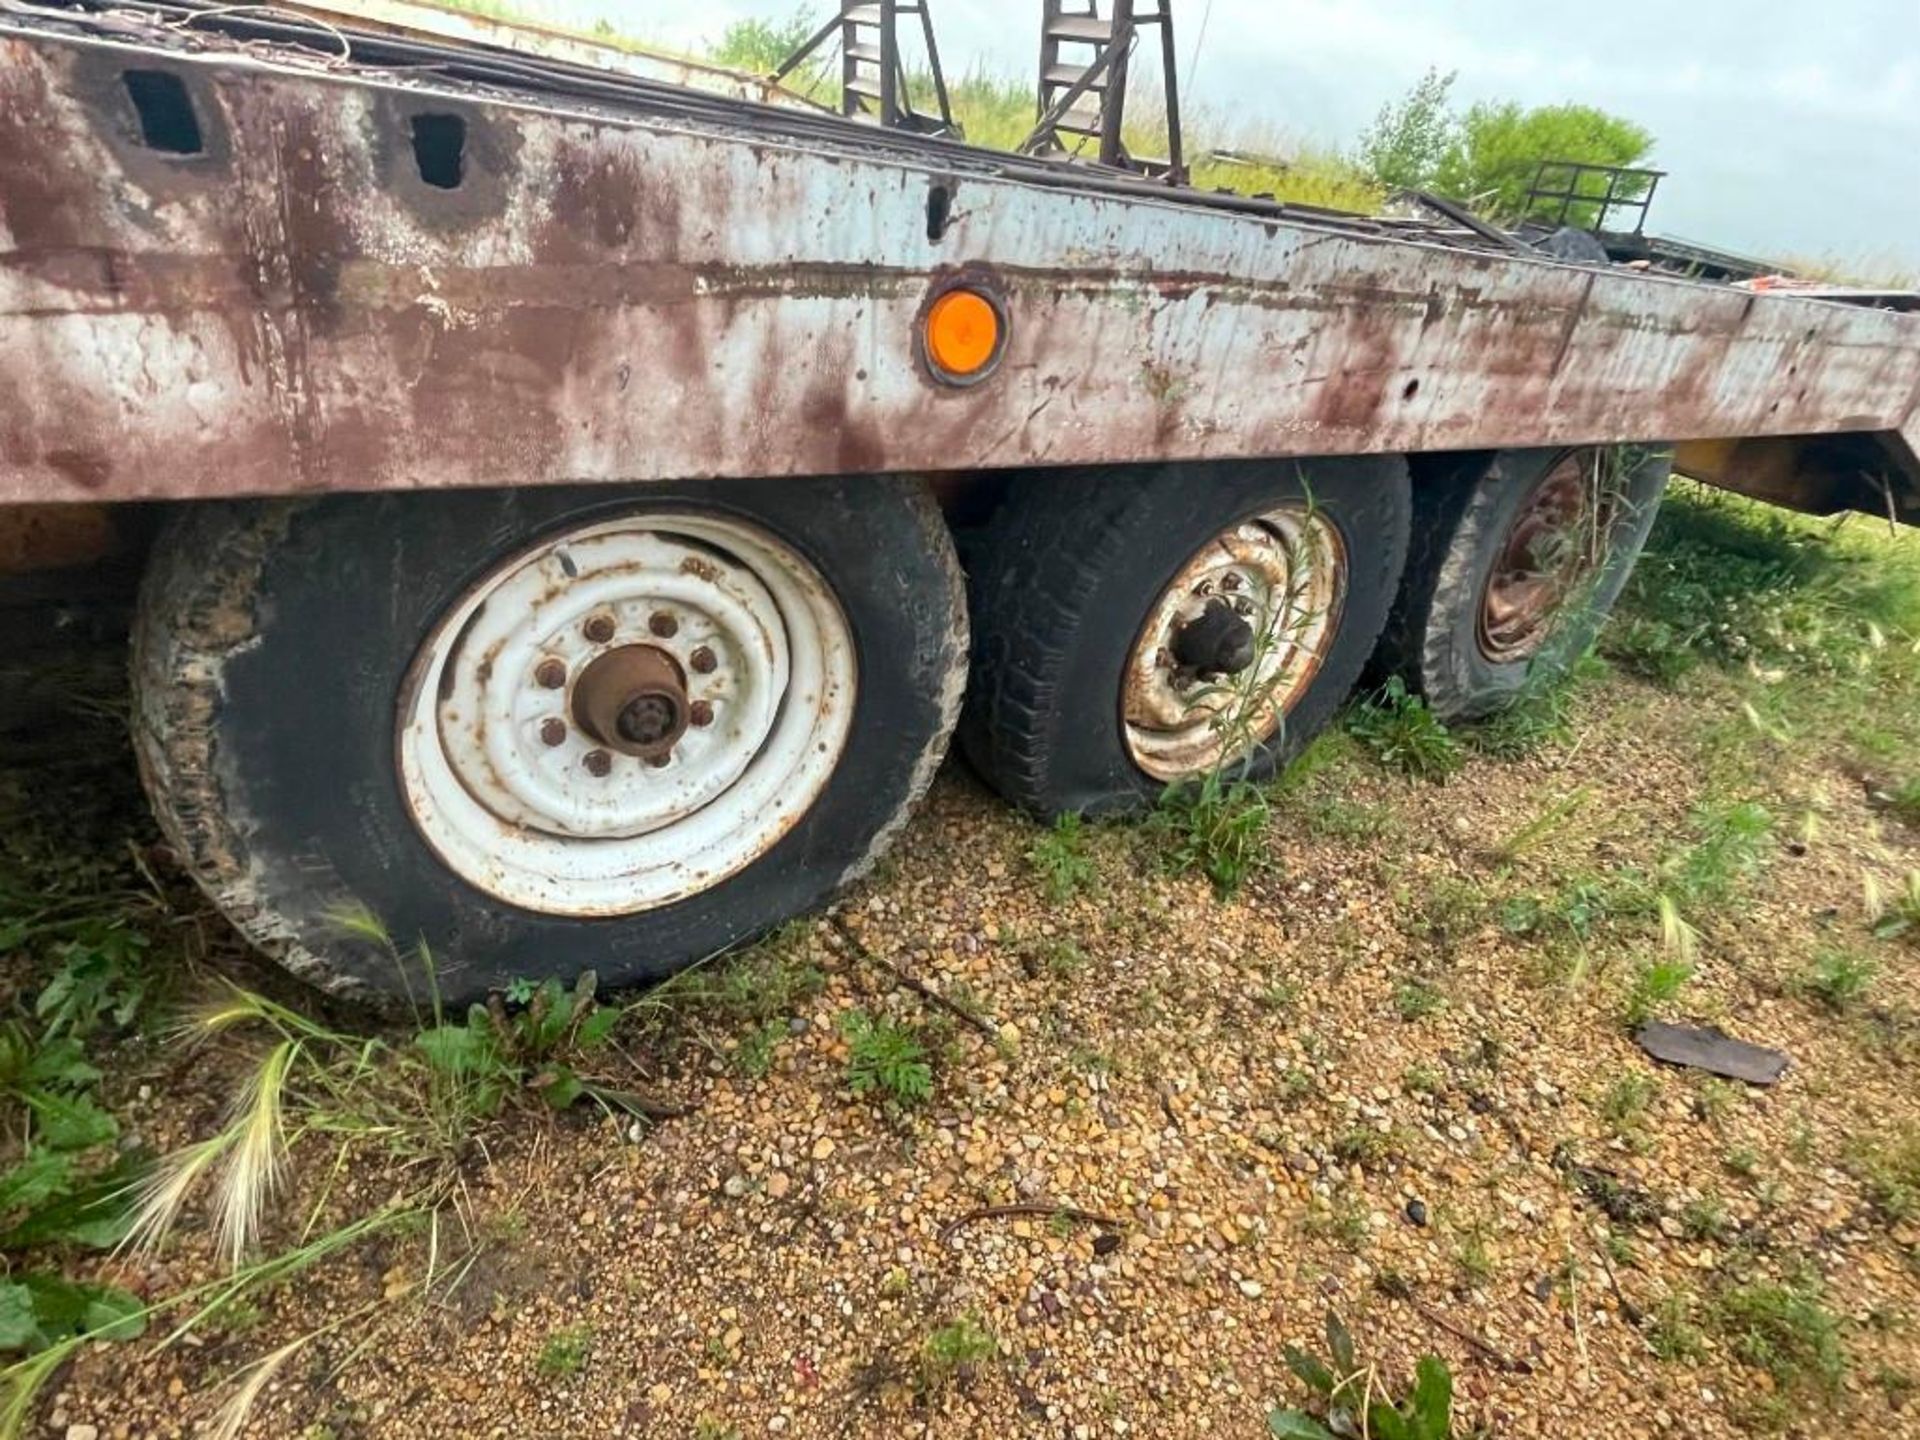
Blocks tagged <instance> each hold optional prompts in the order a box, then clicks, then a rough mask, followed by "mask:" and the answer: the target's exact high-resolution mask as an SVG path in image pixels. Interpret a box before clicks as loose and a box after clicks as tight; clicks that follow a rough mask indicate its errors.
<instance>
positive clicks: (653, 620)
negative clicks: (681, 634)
mask: <svg viewBox="0 0 1920 1440" xmlns="http://www.w3.org/2000/svg"><path fill="white" fill-rule="evenodd" d="M679 628H680V622H679V621H678V620H676V619H674V618H673V616H671V615H669V614H668V613H667V612H666V611H664V610H656V611H654V612H653V614H651V615H649V616H648V617H647V629H649V630H651V631H652V632H653V633H654V634H656V635H658V636H659V637H660V638H661V639H662V640H669V639H672V638H673V634H674V632H675V631H676V630H678V629H679Z"/></svg>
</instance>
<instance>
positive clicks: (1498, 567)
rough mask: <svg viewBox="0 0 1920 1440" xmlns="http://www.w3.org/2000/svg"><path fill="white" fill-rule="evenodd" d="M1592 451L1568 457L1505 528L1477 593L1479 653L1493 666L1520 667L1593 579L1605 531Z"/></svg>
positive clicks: (1596, 458)
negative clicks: (1569, 601)
mask: <svg viewBox="0 0 1920 1440" xmlns="http://www.w3.org/2000/svg"><path fill="white" fill-rule="evenodd" d="M1598 463H1599V452H1597V451H1590V450H1576V451H1569V452H1568V453H1567V454H1566V455H1564V456H1562V457H1561V458H1560V459H1559V460H1558V461H1557V462H1555V464H1554V465H1553V466H1552V467H1551V468H1550V469H1548V471H1547V473H1546V474H1545V475H1543V476H1541V477H1540V480H1539V483H1537V484H1536V485H1535V486H1534V487H1533V490H1532V491H1531V492H1530V493H1529V494H1528V495H1527V496H1526V498H1525V499H1524V500H1522V501H1521V503H1520V506H1519V508H1518V509H1517V510H1516V511H1515V512H1514V517H1513V519H1512V521H1511V522H1510V523H1509V524H1508V526H1507V533H1506V535H1505V537H1504V538H1503V539H1502V541H1501V545H1500V553H1499V555H1498V557H1497V558H1496V559H1495V560H1494V563H1493V569H1492V570H1491V571H1489V572H1488V575H1487V582H1486V586H1485V588H1484V590H1483V591H1482V593H1481V603H1480V619H1479V625H1478V627H1477V628H1478V639H1479V644H1480V653H1481V654H1482V655H1484V656H1485V657H1486V658H1487V659H1488V660H1491V661H1493V662H1494V663H1496V664H1505V663H1510V662H1513V661H1519V660H1527V659H1530V658H1531V657H1532V656H1533V655H1535V654H1536V653H1538V652H1539V650H1540V647H1541V646H1542V645H1544V644H1545V643H1546V640H1547V637H1548V636H1549V635H1550V634H1551V633H1552V631H1553V621H1554V617H1555V615H1556V614H1557V613H1558V612H1559V611H1560V609H1561V607H1562V606H1563V605H1564V604H1565V602H1566V600H1567V598H1568V597H1569V596H1570V595H1572V594H1573V593H1574V592H1575V591H1576V590H1577V589H1579V587H1580V586H1581V585H1582V584H1584V583H1585V582H1586V581H1587V580H1588V579H1589V578H1590V577H1591V576H1592V574H1593V572H1594V569H1595V567H1596V566H1597V564H1598V561H1599V549H1600V547H1599V545H1598V543H1597V539H1598V532H1599V530H1600V529H1602V528H1603V527H1604V523H1605V517H1604V515H1603V514H1602V513H1601V506H1600V503H1599V502H1600V497H1599V495H1598V494H1597V490H1598V484H1597V475H1594V474H1592V473H1591V472H1592V468H1593V467H1594V466H1595V465H1597V464H1598Z"/></svg>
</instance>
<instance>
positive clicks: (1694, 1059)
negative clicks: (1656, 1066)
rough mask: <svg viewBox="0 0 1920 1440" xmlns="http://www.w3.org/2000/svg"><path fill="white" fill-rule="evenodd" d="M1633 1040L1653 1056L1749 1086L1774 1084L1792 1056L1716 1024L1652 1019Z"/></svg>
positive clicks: (1636, 1031)
mask: <svg viewBox="0 0 1920 1440" xmlns="http://www.w3.org/2000/svg"><path fill="white" fill-rule="evenodd" d="M1633 1038H1634V1041H1635V1042H1636V1043H1637V1044H1638V1045H1639V1046H1640V1048H1641V1049H1642V1050H1644V1051H1646V1052H1647V1054H1649V1055H1651V1056H1652V1057H1653V1058H1654V1059H1656V1060H1660V1061H1664V1062H1665V1063H1666V1064H1668V1065H1687V1066H1691V1067H1692V1068H1693V1069H1695V1070H1705V1071H1708V1072H1709V1073H1711V1074H1714V1075H1724V1076H1726V1077H1727V1078H1728V1079H1729V1080H1745V1081H1746V1082H1747V1083H1748V1084H1749V1085H1771V1084H1773V1083H1774V1082H1775V1081H1777V1080H1779V1078H1780V1077H1781V1076H1782V1075H1784V1074H1785V1073H1786V1070H1787V1066H1788V1064H1789V1063H1790V1060H1789V1057H1788V1056H1787V1055H1786V1054H1785V1052H1783V1051H1780V1050H1770V1049H1768V1048H1767V1047H1766V1046H1765V1045H1753V1044H1750V1043H1748V1042H1747V1041H1745V1040H1736V1039H1734V1038H1733V1037H1732V1036H1731V1035H1729V1034H1727V1033H1726V1032H1725V1031H1724V1030H1721V1029H1719V1028H1717V1027H1715V1026H1711V1025H1708V1026H1704V1027H1703V1026H1699V1025H1669V1024H1668V1023H1667V1022H1666V1021H1664V1020H1649V1021H1647V1022H1646V1023H1645V1024H1643V1025H1641V1026H1640V1028H1639V1029H1637V1030H1635V1031H1634V1032H1633Z"/></svg>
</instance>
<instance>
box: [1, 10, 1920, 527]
mask: <svg viewBox="0 0 1920 1440" xmlns="http://www.w3.org/2000/svg"><path fill="white" fill-rule="evenodd" d="M0 57H3V58H0V217H3V220H0V225H3V227H4V228H3V229H0V314H4V315H5V317H6V323H5V324H4V326H0V396H4V401H5V412H6V414H7V417H8V420H7V425H6V427H5V430H4V433H3V434H0V500H6V501H15V502H20V501H83V500H84V501H103V500H128V499H153V498H187V497H194V496H211V495H225V496H232V495H269V494H289V493H303V492H311V491H327V490H353V491H377V490H387V489H413V488H440V487H465V486H494V485H523V484H535V483H554V482H562V481H598V480H638V479H656V478H668V477H682V478H685V477H709V476H730V475H738V476H747V475H760V476H768V475H805V474H817V473H861V472H880V471H897V470H913V471H949V470H976V469H982V468H988V467H1001V466H1028V465H1060V464H1069V463H1133V462H1139V461H1142V460H1158V459H1174V458H1183V459H1185V458H1224V457H1233V456H1248V455H1260V456H1276V457H1278V456H1311V455H1329V454H1362V453H1381V452H1388V453H1391V452H1417V451H1428V450H1459V449H1481V448H1494V447H1502V446H1515V445H1540V444H1557V443H1576V442H1577V443H1585V442H1627V441H1670V440H1676V439H1678V440H1683V441H1684V440H1695V439H1700V440H1714V441H1719V442H1723V443H1722V444H1720V445H1719V446H1718V447H1717V448H1716V449H1715V450H1713V451H1712V452H1707V451H1701V452H1699V453H1700V454H1701V455H1702V457H1703V458H1705V457H1707V456H1708V455H1709V454H1717V455H1722V456H1725V455H1727V454H1729V453H1731V449H1730V447H1729V445H1728V444H1727V443H1725V442H1731V441H1741V442H1746V443H1745V444H1744V445H1743V446H1741V447H1739V448H1740V449H1741V451H1742V452H1743V454H1744V457H1745V458H1744V460H1743V466H1742V467H1736V470H1735V471H1734V472H1733V473H1729V474H1726V475H1723V476H1720V477H1717V478H1722V479H1724V480H1726V481H1727V482H1728V483H1732V484H1735V485H1738V484H1739V473H1738V468H1751V469H1754V470H1755V471H1756V472H1758V471H1760V470H1767V471H1769V472H1770V473H1772V474H1773V475H1774V477H1775V482H1774V489H1775V490H1776V491H1777V492H1780V493H1776V494H1774V495H1773V496H1772V498H1784V499H1787V500H1788V501H1789V502H1790V503H1799V504H1801V505H1803V506H1804V507H1805V508H1812V509H1822V508H1826V509H1831V508H1839V507H1840V506H1844V505H1856V506H1858V507H1860V508H1867V509H1872V510H1875V511H1879V512H1888V511H1891V512H1893V513H1896V514H1899V515H1902V516H1906V517H1912V516H1914V515H1916V514H1920V416H1916V401H1920V317H1916V316H1913V315H1902V314H1896V313H1893V312H1890V311H1882V310H1874V309H1868V308H1863V307H1858V306H1850V305H1842V304H1836V303H1831V302H1826V301H1821V300H1809V299H1803V298H1799V297H1795V296H1791V295H1755V294H1751V293H1746V292H1742V291H1737V290H1732V289H1727V288H1723V287H1719V286H1713V285H1705V284H1699V283H1694V282H1689V281H1684V280H1679V279H1672V278H1667V277H1660V276H1649V275H1645V274H1640V273H1635V272H1632V271H1628V270H1624V269H1618V268H1599V267H1584V266H1576V265H1566V264H1557V263H1552V262H1549V261H1546V260H1538V261H1536V260H1532V259H1528V258H1525V257H1522V256H1518V255H1515V254H1513V253H1511V252H1510V251H1496V249H1495V248H1494V247H1492V246H1490V245H1488V244H1486V242H1484V241H1481V240H1479V239H1477V238H1474V237H1470V234H1469V232H1464V231H1457V230H1455V231H1446V230H1443V229H1441V228H1439V227H1435V226H1422V225H1420V224H1417V223H1412V222H1395V221H1386V220H1373V219H1367V218H1363V217H1346V216H1338V215H1332V214H1327V213H1323V212H1317V211H1309V210H1302V209H1300V208H1298V207H1293V206H1288V205H1284V204H1279V203H1274V202H1268V201H1260V200H1253V199H1248V198H1245V197H1239V196H1228V195H1222V194H1208V193H1201V192H1194V191H1190V190H1179V189H1173V188H1170V187H1167V186H1165V185H1161V184H1157V183H1154V182H1152V181H1147V180H1143V179H1141V178H1139V177H1135V176H1126V175H1119V174H1113V173H1105V172H1101V171H1098V170H1096V169H1092V168H1089V167H1083V166H1074V165H1068V164H1065V163H1060V162H1055V161H1046V160H1039V159H1033V158H1023V157H1017V156H1011V155H1006V154H1001V153H998V152H990V151H985V150H981V149H977V148H973V147H969V146H966V145H964V144H961V143H958V142H955V141H951V140H946V139H939V138H933V137H924V136H914V135H907V134H902V133H888V132H881V131H876V130H874V129H873V128H871V127H864V126H860V125H857V124H854V123H851V122H847V121H843V120H840V119H838V118H836V117H831V116H824V115H813V114H809V113H807V112H804V111H800V110H796V109H793V108H786V107H782V108H776V107H773V106H768V105H763V104H757V103H753V102H750V101H745V100H740V99H734V98H729V97H726V96H721V95H714V94H708V93H703V92H700V91H695V90H690V89H686V88H682V87H678V86H671V85H665V84H660V83H658V82H654V81H649V80H646V79H643V78H636V77H633V76H627V75H614V74H605V73H600V72H595V71H591V70H587V69H585V68H583V67H579V66H572V65H567V64H563V63H560V62H556V61H549V60H538V59H532V58H529V57H524V56H518V55H510V54H505V53H491V52H487V51H483V50H480V49H477V48H471V47H459V46H449V45H438V44H433V43H427V42H422V41H418V40H413V39H407V38H396V37H393V36H389V35H379V34H357V33H351V32H343V31H340V30H337V29H335V28H333V27H329V26H319V25H314V24H306V23H301V22H298V21H292V20H287V21H283V20H278V19H265V20H261V19H253V18H248V17H247V16H246V15H244V14H232V13H228V14H216V13H214V12H212V11H205V10H200V9H197V8H196V7H186V6H179V5H152V6H135V7H128V6H116V7H114V8H112V9H110V10H98V11H95V10H90V9H87V8H84V7H74V8H70V9H47V8H41V7H29V6H25V5H21V4H18V3H11V0H10V3H7V4H6V5H4V6H0ZM149 75H159V76H163V77H176V78H175V79H173V80H161V81H158V82H150V81H144V80H138V79H136V80H133V81H131V82H130V81H129V77H130V76H134V77H139V76H149ZM130 83H131V84H133V85H134V86H135V87H136V89H137V88H138V87H139V86H142V85H145V86H147V87H148V94H147V96H146V98H145V99H144V100H139V99H137V97H136V94H135V92H134V91H133V90H130V89H129V84H130ZM143 105H144V107H145V109H146V112H147V113H145V114H144V116H143V113H142V106H143ZM183 107H184V113H181V112H182V110H183ZM169 126H171V127H173V128H172V131H171V132H170V131H169V128H168V127H169ZM436 167H438V168H436ZM957 279H964V280H966V281H967V282H968V283H970V284H972V285H974V286H976V287H978V288H980V289H982V290H984V291H986V292H987V293H989V294H991V295H992V296H994V297H996V299H997V301H998V303H999V304H1000V305H1001V306H1002V307H1003V312H1004V316H1005V322H1006V326H1007V337H1006V344H1005V353H1004V355H1003V357H1002V358H1001V361H1000V363H999V365H998V367H997V368H996V370H995V371H994V373H993V374H992V375H991V376H990V377H989V378H987V379H986V380H984V381H982V382H981V383H978V384H973V385H969V386H965V387H956V386H950V385H946V384H942V383H941V382H940V381H939V380H938V379H937V378H936V377H935V376H933V375H931V374H930V373H929V371H928V369H927V367H926V366H925V364H924V363H923V361H922V358H921V356H920V354H919V353H918V335H919V325H920V322H921V318H922V316H923V315H924V312H925V310H926V308H927V306H928V305H929V303H930V302H931V300H932V299H933V298H935V296H936V295H937V294H938V293H939V292H940V291H941V290H942V288H943V287H945V286H947V285H950V284H951V283H953V282H954V281H956V280H957ZM1809 437H1826V438H1811V439H1810V438H1809ZM1756 441H1764V442H1767V443H1765V444H1763V445H1759V446H1758V447H1756V445H1755V443H1754V442H1756ZM188 456H190V457H191V459H186V458H185V457H188ZM1702 468H1706V467H1705V466H1703V467H1702ZM1783 476H1784V477H1786V478H1785V479H1781V478H1780V477H1783Z"/></svg>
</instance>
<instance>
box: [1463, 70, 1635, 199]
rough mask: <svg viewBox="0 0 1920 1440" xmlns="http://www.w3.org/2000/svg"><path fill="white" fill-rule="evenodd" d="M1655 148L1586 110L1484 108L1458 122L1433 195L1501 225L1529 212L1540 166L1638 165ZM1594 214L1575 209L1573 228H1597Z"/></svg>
mask: <svg viewBox="0 0 1920 1440" xmlns="http://www.w3.org/2000/svg"><path fill="white" fill-rule="evenodd" d="M1652 149H1653V135H1652V132H1650V131H1648V130H1646V129H1643V128H1642V127H1641V126H1639V125H1636V124H1634V123H1633V122H1632V121H1631V120H1625V119H1622V118H1621V117H1619V116H1617V115H1609V114H1608V113H1607V112H1606V111H1604V110H1598V109H1595V108H1594V107H1593V106H1591V105H1541V106H1536V107H1535V108H1533V109H1525V108H1523V107H1521V106H1520V105H1518V104H1516V103H1515V102H1513V101H1511V100H1509V101H1505V102H1503V103H1500V104H1493V103H1489V102H1484V101H1483V102H1482V103H1480V104H1477V105H1475V106H1473V107H1472V108H1471V109H1469V110H1468V111H1467V113H1466V114H1465V115H1464V116H1462V117H1461V118H1460V121H1459V123H1458V125H1457V127H1456V128H1455V129H1454V131H1453V134H1452V136H1451V139H1450V141H1449V143H1448V145H1447V149H1446V153H1445V154H1444V155H1442V156H1441V157H1440V161H1439V163H1438V165H1437V166H1436V167H1435V172H1434V178H1433V183H1434V188H1436V189H1438V190H1439V191H1441V192H1442V193H1443V194H1446V195H1450V196H1452V197H1453V198H1454V199H1456V200H1459V201H1461V202H1463V203H1465V204H1470V205H1473V206H1475V207H1476V208H1478V209H1481V210H1484V211H1486V212H1487V213H1489V214H1492V215H1496V216H1499V217H1501V218H1503V219H1520V218H1523V217H1524V216H1525V215H1526V213H1527V190H1528V188H1529V187H1530V186H1531V185H1532V183H1533V178H1534V175H1535V172H1536V171H1537V170H1538V169H1539V165H1540V162H1541V161H1542V160H1574V161H1581V162H1584V163H1587V164H1591V165H1636V164H1638V163H1639V162H1640V161H1642V160H1644V159H1646V157H1647V155H1648V154H1649V153H1650V152H1651V151H1652ZM1596 209H1597V207H1595V206H1591V205H1588V206H1575V207H1574V208H1573V210H1571V211H1570V212H1569V214H1568V216H1567V219H1568V222H1569V223H1571V224H1574V225H1586V226H1590V225H1592V224H1593V223H1594V219H1595V214H1596Z"/></svg>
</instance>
